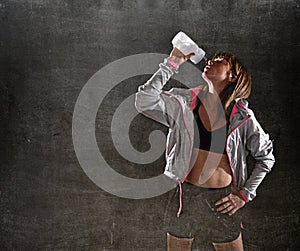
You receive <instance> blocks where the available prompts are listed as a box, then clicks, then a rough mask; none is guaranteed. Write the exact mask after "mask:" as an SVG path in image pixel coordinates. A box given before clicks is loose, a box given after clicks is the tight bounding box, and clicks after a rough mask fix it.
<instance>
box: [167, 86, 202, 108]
mask: <svg viewBox="0 0 300 251" xmlns="http://www.w3.org/2000/svg"><path fill="white" fill-rule="evenodd" d="M204 86H205V85H199V86H197V87H193V88H179V87H174V88H172V89H170V90H169V91H168V92H169V93H171V94H173V95H176V96H178V97H179V98H180V99H184V100H185V101H186V102H187V104H189V106H193V104H195V103H196V100H197V96H198V94H199V93H200V91H201V90H203V88H204Z"/></svg>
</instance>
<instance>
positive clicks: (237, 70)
mask: <svg viewBox="0 0 300 251" xmlns="http://www.w3.org/2000/svg"><path fill="white" fill-rule="evenodd" d="M215 58H223V59H225V60H227V61H228V62H229V65H230V66H231V71H232V74H233V75H235V76H236V77H237V78H236V81H235V82H229V83H228V85H227V86H226V87H225V88H224V90H223V91H222V93H221V94H220V99H221V102H222V104H223V107H224V111H225V114H226V116H229V113H230V110H231V108H232V105H233V101H234V100H235V99H237V98H242V99H246V98H248V97H249V95H250V93H251V76H250V74H249V73H248V71H247V69H246V68H245V67H244V66H243V65H242V64H241V62H240V61H239V60H238V59H237V58H236V57H235V56H234V55H233V54H232V53H229V52H218V53H216V54H215V55H214V57H213V59H215Z"/></svg>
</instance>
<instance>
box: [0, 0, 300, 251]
mask: <svg viewBox="0 0 300 251" xmlns="http://www.w3.org/2000/svg"><path fill="white" fill-rule="evenodd" d="M299 6H300V5H299V2H298V1H296V0H286V1H283V0H268V1H267V0H256V1H245V0H216V1H203V0H197V1H196V0H191V1H188V0H174V1H171V0H161V1H158V0H152V1H150V0H149V1H146V0H139V1H138V0H133V1H130V0H112V1H108V0H97V1H96V0H85V1H72V0H65V1H59V0H51V1H50V0H1V1H0V17H1V19H0V20H1V21H0V22H1V29H0V53H1V54H0V55H1V67H0V70H1V78H0V80H1V82H0V83H1V99H0V102H1V105H0V109H1V112H0V116H1V117H0V118H1V120H0V124H1V130H0V137H1V141H0V142H1V143H0V152H1V169H0V231H1V232H0V250H103V251H104V250H110V251H115V250H121V251H123V250H147V251H148V250H165V247H166V244H165V239H166V237H165V232H163V230H162V228H161V223H162V221H163V214H164V209H165V205H166V201H167V200H168V197H169V193H168V192H167V193H165V194H163V195H160V196H157V197H154V198H150V199H141V200H132V199H126V198H120V197H118V196H115V195H112V194H110V193H108V192H105V191H104V190H103V189H101V188H99V187H98V186H96V185H95V184H94V183H93V182H92V181H91V180H90V179H89V178H88V177H87V175H86V174H85V173H84V171H83V169H82V168H81V166H80V164H79V163H78V160H77V157H76V154H75V152H74V147H73V142H72V115H73V110H74V105H75V103H76V100H77V97H78V95H79V93H80V91H81V89H82V88H83V86H84V85H85V83H86V82H87V81H88V80H89V79H90V78H91V77H92V76H93V75H94V74H95V73H96V72H97V71H98V70H99V69H101V68H102V67H104V66H105V65H107V64H108V63H111V62H114V61H115V60H117V59H120V58H123V57H125V56H129V55H134V54H138V53H151V52H155V53H164V54H168V53H169V52H170V51H171V49H172V46H171V39H172V37H173V36H174V35H175V34H176V33H177V32H178V31H180V30H182V31H184V32H186V33H187V34H189V35H190V36H191V37H192V38H194V39H195V40H196V42H197V43H198V44H199V45H200V46H201V47H202V48H204V49H205V50H206V51H207V52H208V54H210V55H212V54H213V53H214V52H215V51H217V50H229V51H231V52H233V53H234V54H236V55H237V56H238V57H239V58H240V59H241V61H242V62H243V63H244V64H245V65H246V66H247V68H248V70H249V71H250V72H251V74H252V76H253V91H252V94H251V97H250V98H249V102H250V107H251V108H252V109H253V110H254V111H255V114H256V116H257V118H258V120H259V121H260V122H261V124H262V126H263V128H264V129H265V130H266V131H267V132H268V133H269V134H270V136H271V138H272V139H274V147H275V149H274V151H275V156H276V160H277V162H276V164H275V166H274V168H273V171H272V172H271V173H270V174H269V175H268V176H267V177H266V178H265V180H264V182H263V183H262V185H261V186H260V187H259V189H258V196H257V198H256V199H255V200H254V201H253V202H251V203H249V204H247V206H246V207H244V208H243V209H242V210H243V214H244V226H245V230H244V242H245V250H249V251H254V250H255V251H257V250H270V251H271V250H272V251H283V250H289V251H291V250H300V244H299V239H300V238H299V232H300V231H299V173H300V172H299V164H298V163H297V162H296V158H297V157H298V156H297V154H298V149H299V148H298V145H297V141H296V138H297V135H298V132H297V129H298V128H299V122H298V121H299V113H298V108H299V99H298V97H297V95H298V94H299V78H297V77H298V76H299V75H298V73H299V64H298V61H299V59H298V57H299ZM145 60H147V58H145ZM157 67H158V66H157ZM148 78H149V75H141V76H136V77H132V78H130V79H127V80H124V81H123V82H122V83H120V84H118V85H117V86H116V87H114V88H113V89H112V90H111V91H110V92H109V94H108V95H107V96H106V97H105V99H104V100H103V102H102V103H101V105H100V107H99V110H98V113H97V120H96V138H97V142H98V145H99V150H100V151H101V153H102V155H103V156H104V157H105V160H106V161H107V163H109V165H110V166H111V167H112V168H113V169H115V170H116V171H118V172H120V173H122V174H123V175H126V176H129V177H133V178H148V177H153V176H156V175H159V174H160V173H161V172H162V171H163V167H164V156H163V153H162V156H161V157H160V158H159V159H157V160H155V161H153V162H152V163H150V164H144V165H142V164H136V163H131V162H130V161H127V160H126V159H124V158H123V157H122V156H120V154H118V152H117V151H116V149H115V148H114V145H113V143H112V139H111V134H110V122H111V119H112V116H113V114H114V111H115V109H116V108H117V106H118V105H119V104H120V103H121V102H122V101H123V100H124V99H125V98H126V97H128V96H129V95H131V94H133V93H134V92H136V90H137V86H139V85H140V84H142V83H144V82H145V81H146V80H147V79H148ZM107 81H109V79H107ZM297 119H298V120H297ZM120 123H122V122H120ZM154 129H159V130H162V131H163V132H164V133H166V132H167V130H166V128H165V127H163V126H162V125H159V124H157V123H155V122H152V121H151V120H150V119H147V118H145V117H144V116H142V115H138V116H136V118H135V119H134V120H133V121H132V123H131V126H130V137H131V143H132V145H133V146H134V147H135V148H136V150H138V151H141V152H143V151H147V149H148V148H149V143H148V137H149V134H150V133H151V131H153V130H154ZM112 182H113V181H112ZM117 185H118V184H116V186H117ZM203 224H205V222H204V223H203ZM194 250H205V249H203V248H202V249H201V247H200V246H199V247H194Z"/></svg>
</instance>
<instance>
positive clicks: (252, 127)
mask: <svg viewBox="0 0 300 251" xmlns="http://www.w3.org/2000/svg"><path fill="white" fill-rule="evenodd" d="M246 147H247V149H248V150H249V151H250V153H251V155H252V156H253V158H254V159H255V166H254V168H253V171H252V173H251V174H250V177H249V178H248V180H247V181H246V183H245V185H244V187H243V188H242V190H241V191H240V192H241V194H242V196H243V198H244V200H245V201H246V202H248V201H250V200H252V199H253V198H254V197H255V196H256V189H257V187H258V186H259V185H260V183H261V182H262V180H263V179H264V177H265V176H266V174H267V173H269V172H270V171H271V169H272V167H273V165H274V163H275V158H274V155H273V142H272V141H271V140H270V138H269V135H268V134H267V133H265V132H264V130H263V129H262V127H261V126H260V124H259V123H258V121H257V120H256V118H255V117H254V115H252V118H251V119H250V120H249V125H248V128H247V142H246Z"/></svg>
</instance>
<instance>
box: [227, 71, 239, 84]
mask: <svg viewBox="0 0 300 251" xmlns="http://www.w3.org/2000/svg"><path fill="white" fill-rule="evenodd" d="M236 80H237V75H235V74H234V73H232V72H231V73H230V77H229V82H230V83H234V82H236Z"/></svg>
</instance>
